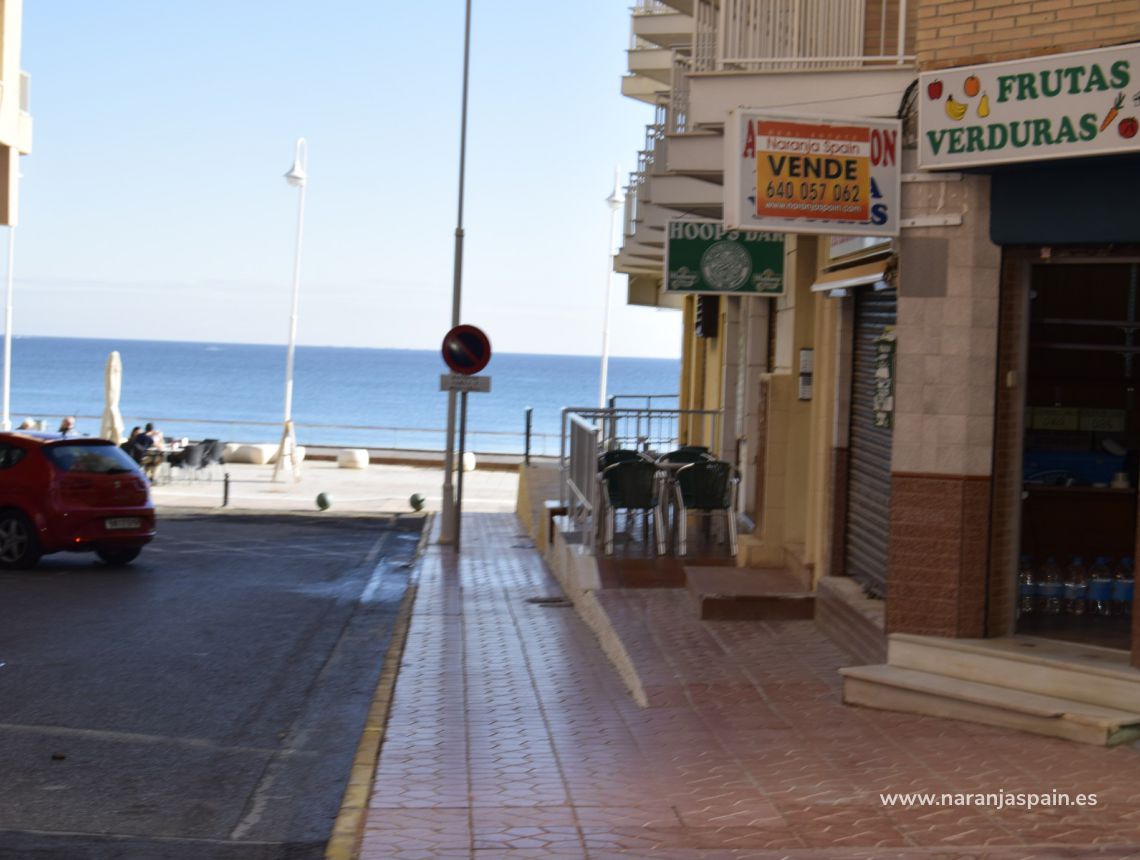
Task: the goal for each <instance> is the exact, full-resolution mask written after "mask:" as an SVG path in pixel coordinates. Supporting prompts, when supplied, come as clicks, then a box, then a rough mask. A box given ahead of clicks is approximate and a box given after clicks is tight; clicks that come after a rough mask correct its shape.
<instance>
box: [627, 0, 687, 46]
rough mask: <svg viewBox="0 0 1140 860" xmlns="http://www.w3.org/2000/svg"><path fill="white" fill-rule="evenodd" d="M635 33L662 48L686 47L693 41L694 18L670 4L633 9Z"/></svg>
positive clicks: (637, 36)
mask: <svg viewBox="0 0 1140 860" xmlns="http://www.w3.org/2000/svg"><path fill="white" fill-rule="evenodd" d="M633 35H634V36H635V37H636V38H639V39H643V40H645V41H646V42H651V43H653V44H654V45H657V46H659V47H662V48H684V47H687V46H688V45H691V44H692V42H693V19H692V17H691V16H689V15H685V14H683V13H681V12H678V11H676V10H675V9H670V8H669V7H668V6H664V5H663V4H658V5H657V6H655V7H652V8H651V9H642V8H640V7H639V8H636V9H634V10H633Z"/></svg>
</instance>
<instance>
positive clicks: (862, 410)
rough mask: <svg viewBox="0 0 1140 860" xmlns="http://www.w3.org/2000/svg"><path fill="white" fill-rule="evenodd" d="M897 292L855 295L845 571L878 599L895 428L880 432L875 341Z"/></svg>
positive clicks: (894, 310)
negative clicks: (875, 406) (875, 405)
mask: <svg viewBox="0 0 1140 860" xmlns="http://www.w3.org/2000/svg"><path fill="white" fill-rule="evenodd" d="M897 315H898V295H897V293H896V292H895V291H894V290H883V291H879V292H876V291H875V290H870V289H859V290H856V291H855V338H854V346H853V356H852V368H851V433H850V436H849V441H848V446H849V447H848V474H847V529H846V540H845V543H846V547H845V562H844V567H845V571H846V573H847V575H848V576H852V577H854V578H855V579H856V580H857V581H858V582H859V583H861V584H862V585H863V587H864V589H865V590H866V591H867V592H868V593H869V594H873V595H875V596H877V597H885V596H886V591H887V547H888V545H889V543H890V510H891V429H890V428H889V427H876V426H875V418H874V413H873V410H872V398H873V397H874V394H875V352H876V348H875V341H876V340H877V339H878V338H879V336H880V335H882V334H883V331H884V329H886V328H887V326H893V325H894V324H895V318H896V316H897Z"/></svg>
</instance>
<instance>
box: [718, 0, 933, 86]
mask: <svg viewBox="0 0 1140 860" xmlns="http://www.w3.org/2000/svg"><path fill="white" fill-rule="evenodd" d="M701 2H704V0H701ZM895 2H897V5H898V14H897V17H896V18H895V19H894V22H893V23H892V21H891V16H890V15H889V10H888V5H889V0H721V3H720V10H719V15H718V20H717V68H718V69H722V70H732V69H738V70H756V69H818V68H843V67H850V66H860V65H866V64H869V63H882V62H891V63H896V64H899V65H901V64H903V63H907V62H911V61H913V60H914V56H913V54H908V53H907V51H906V47H907V0H895ZM876 21H877V26H876Z"/></svg>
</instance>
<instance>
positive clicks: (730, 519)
mask: <svg viewBox="0 0 1140 860" xmlns="http://www.w3.org/2000/svg"><path fill="white" fill-rule="evenodd" d="M739 485H740V474H739V473H738V472H737V471H736V469H735V468H733V466H732V464H731V463H725V462H724V461H722V460H712V459H709V460H701V461H697V462H694V463H687V464H685V465H684V466H681V467H680V468H679V469H677V470H676V471H675V472H674V473H673V499H674V502H675V503H676V506H677V552H678V554H680V555H686V554H687V553H688V549H689V547H688V518H689V514H691V513H695V514H701V515H704V516H714V515H715V514H717V513H723V514H724V517H725V529H726V531H727V532H728V548H729V552H730V553H731V554H732V556H733V557H734V558H735V557H736V495H737V488H738V487H739Z"/></svg>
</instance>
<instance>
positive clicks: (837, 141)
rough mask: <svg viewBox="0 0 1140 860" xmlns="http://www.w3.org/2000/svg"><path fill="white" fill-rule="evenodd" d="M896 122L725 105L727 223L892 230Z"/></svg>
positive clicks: (875, 232) (841, 231)
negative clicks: (728, 106)
mask: <svg viewBox="0 0 1140 860" xmlns="http://www.w3.org/2000/svg"><path fill="white" fill-rule="evenodd" d="M900 128H901V124H900V123H899V121H898V120H891V119H882V120H879V119H874V120H872V119H849V118H845V117H807V116H792V115H788V114H773V113H769V112H767V111H760V110H752V109H749V108H737V109H736V110H733V111H730V112H729V117H728V122H727V123H726V124H725V135H724V136H725V161H724V164H725V171H724V221H725V225H726V226H728V227H731V228H735V229H741V230H769V231H776V232H781V233H826V234H833V235H848V236H897V235H898V234H899V218H900V214H901V213H900V211H899V161H900V154H901V153H900V148H901V146H902V137H901V134H900Z"/></svg>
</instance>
